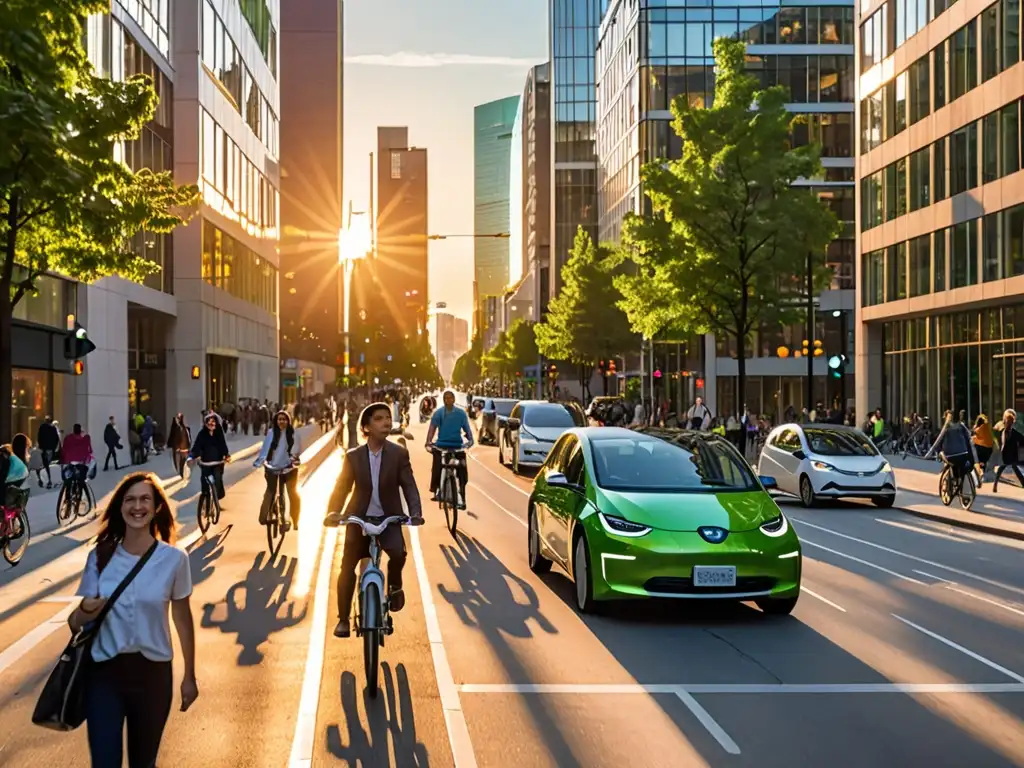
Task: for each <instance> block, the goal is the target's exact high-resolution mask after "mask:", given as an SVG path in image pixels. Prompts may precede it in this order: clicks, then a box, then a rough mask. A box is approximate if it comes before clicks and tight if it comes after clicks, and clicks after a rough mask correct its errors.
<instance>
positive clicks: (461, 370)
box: [452, 333, 483, 389]
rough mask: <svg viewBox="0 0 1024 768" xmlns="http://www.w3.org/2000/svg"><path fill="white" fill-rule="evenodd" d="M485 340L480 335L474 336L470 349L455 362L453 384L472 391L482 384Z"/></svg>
mask: <svg viewBox="0 0 1024 768" xmlns="http://www.w3.org/2000/svg"><path fill="white" fill-rule="evenodd" d="M482 354H483V340H482V339H481V338H480V334H479V333H477V334H476V335H475V336H473V340H472V342H471V343H470V346H469V349H468V350H467V351H466V352H463V353H462V354H461V355H460V356H459V359H458V360H456V361H455V367H454V368H453V369H452V384H453V385H454V386H456V387H459V388H460V389H472V388H473V387H476V386H477V385H478V384H479V383H480V379H482V378H483V364H482V361H481V357H482Z"/></svg>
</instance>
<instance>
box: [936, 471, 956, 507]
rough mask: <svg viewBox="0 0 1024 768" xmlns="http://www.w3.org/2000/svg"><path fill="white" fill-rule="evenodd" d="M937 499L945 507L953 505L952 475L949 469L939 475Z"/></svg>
mask: <svg viewBox="0 0 1024 768" xmlns="http://www.w3.org/2000/svg"><path fill="white" fill-rule="evenodd" d="M939 498H940V499H941V500H942V503H943V504H945V505H946V506H947V507H948V506H949V505H950V504H952V503H953V473H952V472H951V471H950V469H949V467H946V468H945V469H943V470H942V474H940V475H939Z"/></svg>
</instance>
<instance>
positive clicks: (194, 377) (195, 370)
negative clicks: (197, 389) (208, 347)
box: [192, 365, 199, 381]
mask: <svg viewBox="0 0 1024 768" xmlns="http://www.w3.org/2000/svg"><path fill="white" fill-rule="evenodd" d="M198 379H199V366H198V365H193V366H192V380H193V381H196V380H198Z"/></svg>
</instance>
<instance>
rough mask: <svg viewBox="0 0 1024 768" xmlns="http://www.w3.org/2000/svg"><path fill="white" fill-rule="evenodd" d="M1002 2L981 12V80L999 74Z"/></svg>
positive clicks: (989, 78)
mask: <svg viewBox="0 0 1024 768" xmlns="http://www.w3.org/2000/svg"><path fill="white" fill-rule="evenodd" d="M999 11H1000V4H999V3H993V4H992V5H991V6H989V7H988V8H986V9H985V10H984V11H982V12H981V82H983V83H984V82H985V81H986V80H991V79H992V78H993V77H995V76H996V75H998V74H999V72H1000V70H1001V67H1000V65H1001V64H1002V56H1001V51H1000V50H999Z"/></svg>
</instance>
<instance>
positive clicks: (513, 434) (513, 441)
mask: <svg viewBox="0 0 1024 768" xmlns="http://www.w3.org/2000/svg"><path fill="white" fill-rule="evenodd" d="M509 418H510V419H522V418H523V407H522V406H520V405H519V403H516V407H515V408H513V409H512V413H510V414H509ZM505 435H506V436H507V442H508V447H509V451H510V455H509V461H510V462H511V461H512V455H511V452H512V451H518V450H519V430H518V429H506V430H505Z"/></svg>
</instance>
